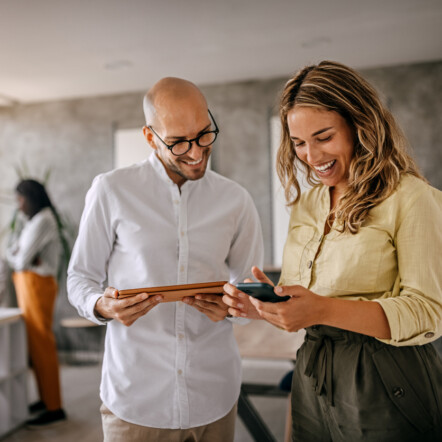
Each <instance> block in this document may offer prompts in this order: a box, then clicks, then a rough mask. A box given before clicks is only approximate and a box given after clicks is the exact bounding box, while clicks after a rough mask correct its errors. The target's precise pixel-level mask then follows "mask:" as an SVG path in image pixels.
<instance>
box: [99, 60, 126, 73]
mask: <svg viewBox="0 0 442 442" xmlns="http://www.w3.org/2000/svg"><path fill="white" fill-rule="evenodd" d="M132 66H133V63H132V62H131V61H129V60H114V61H109V62H107V63H105V64H104V69H106V70H108V71H119V70H122V69H130V68H131V67H132Z"/></svg>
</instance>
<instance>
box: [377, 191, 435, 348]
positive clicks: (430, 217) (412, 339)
mask: <svg viewBox="0 0 442 442" xmlns="http://www.w3.org/2000/svg"><path fill="white" fill-rule="evenodd" d="M441 224H442V198H441V192H440V191H438V190H436V189H433V188H429V189H428V187H426V188H425V190H424V191H422V192H419V193H418V194H417V195H414V196H413V199H412V201H409V204H408V205H407V206H406V207H405V210H404V211H403V217H402V219H401V220H400V223H399V225H398V229H397V234H396V238H395V243H396V244H395V245H396V251H397V261H398V276H397V278H396V281H395V284H394V287H393V290H392V292H391V293H387V294H385V295H384V296H383V297H382V298H381V299H377V300H376V302H378V303H379V304H380V305H381V306H382V308H383V310H384V312H385V314H386V316H387V319H388V323H389V325H390V330H391V339H390V340H384V342H387V343H389V344H393V345H416V344H426V343H428V342H431V341H433V340H435V339H437V338H438V337H439V336H441V334H442V271H441V270H442V269H441V259H440V254H441V251H442V228H441Z"/></svg>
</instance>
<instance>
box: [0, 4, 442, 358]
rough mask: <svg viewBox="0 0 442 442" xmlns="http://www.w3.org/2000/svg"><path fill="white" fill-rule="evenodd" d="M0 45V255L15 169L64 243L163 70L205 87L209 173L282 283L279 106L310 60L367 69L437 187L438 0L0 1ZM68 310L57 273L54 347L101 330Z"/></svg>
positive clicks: (441, 22) (133, 133) (90, 342)
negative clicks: (256, 233) (56, 214)
mask: <svg viewBox="0 0 442 442" xmlns="http://www.w3.org/2000/svg"><path fill="white" fill-rule="evenodd" d="M0 54H1V64H0V235H1V236H0V254H2V253H3V251H4V247H5V244H6V239H7V236H8V232H9V224H10V221H11V219H12V216H13V213H14V210H15V199H14V192H13V189H14V187H15V185H16V184H17V182H18V181H19V177H20V176H25V177H32V178H35V179H38V180H41V181H45V182H46V185H47V189H48V190H49V193H50V195H51V197H52V200H53V202H54V204H55V205H56V207H57V208H58V209H59V211H60V212H61V214H62V216H63V219H64V222H65V224H66V226H67V229H68V231H69V232H70V240H71V242H73V241H74V239H75V234H76V229H77V228H78V223H79V220H80V216H81V213H82V209H83V205H84V197H85V194H86V192H87V190H88V188H89V187H90V184H91V182H92V179H93V178H94V177H95V176H96V175H97V174H99V173H102V172H105V171H108V170H111V169H113V168H115V167H119V166H122V165H125V164H127V163H130V162H132V161H137V160H138V159H141V158H145V157H147V156H148V155H149V154H150V148H149V147H148V146H147V145H145V144H144V142H143V138H142V132H141V128H142V126H143V124H144V122H143V112H142V98H143V95H144V93H145V92H146V91H147V89H148V88H149V87H150V86H152V85H153V84H154V83H155V82H156V81H158V80H159V79H160V78H162V77H164V76H177V77H182V78H186V79H188V80H190V81H193V82H194V83H196V84H197V85H198V86H200V87H201V89H202V91H203V92H204V94H205V95H206V97H207V100H208V103H209V107H210V109H211V111H212V113H213V115H214V116H215V118H216V121H217V123H218V125H219V127H220V136H219V138H218V139H217V141H216V144H215V146H214V149H213V155H212V163H211V167H212V169H213V170H215V171H217V172H219V173H221V174H222V175H225V176H227V177H229V178H231V179H233V180H235V181H237V182H239V183H240V184H241V185H243V186H244V187H245V188H246V189H247V190H248V191H249V192H250V194H251V195H252V197H253V199H254V201H255V204H256V206H257V208H258V212H259V215H260V218H261V223H262V228H263V233H264V240H265V264H266V268H267V270H268V271H269V272H271V273H272V275H273V276H274V277H275V278H276V279H277V277H278V270H279V266H280V263H281V262H280V260H281V248H282V244H283V241H284V237H285V229H286V219H287V216H288V215H287V211H286V209H285V207H284V202H283V200H281V195H280V191H279V188H278V185H279V184H278V181H277V179H276V177H275V172H274V168H273V167H272V162H273V157H274V154H275V151H276V149H277V146H278V133H279V125H278V119H277V117H276V116H277V113H278V108H277V103H278V97H279V94H280V91H281V90H282V88H283V86H284V83H285V82H286V81H287V79H288V78H289V77H290V76H291V75H293V73H294V72H295V71H297V70H298V69H299V68H301V67H303V66H305V65H306V64H311V63H317V62H319V61H321V60H323V59H328V60H335V61H339V62H342V63H344V64H347V65H349V66H351V67H354V68H356V69H358V70H359V71H361V72H362V74H363V75H364V76H365V77H366V78H367V79H368V80H369V81H370V82H371V83H372V84H374V86H375V87H376V88H377V89H378V90H379V91H380V92H381V95H382V97H383V99H384V101H385V103H387V105H388V107H389V108H390V109H391V111H392V112H393V114H394V115H395V116H396V117H397V119H398V121H399V123H400V124H401V126H402V128H403V130H404V132H405V133H406V135H407V137H408V140H409V142H410V145H411V147H412V149H413V151H414V155H415V156H416V158H417V161H418V164H419V165H420V167H421V169H422V171H423V173H424V175H425V177H426V178H427V179H428V180H429V182H430V183H431V184H432V185H433V186H435V187H437V188H439V189H442V169H441V164H442V135H441V130H440V129H441V127H442V124H441V123H442V2H441V1H440V0H371V1H354V0H330V1H320V0H297V1H294V0H272V1H265V0H222V1H211V0H186V1H183V0H162V1H153V0H144V1H142V0H126V1H118V0H88V1H84V0H77V1H76V2H62V1H57V0H39V1H38V2H35V1H31V0H14V1H8V0H0ZM10 288H11V287H9V289H8V290H6V292H5V293H4V294H3V298H2V299H0V302H1V303H2V305H4V306H6V305H7V306H11V305H14V301H15V300H14V295H13V293H12V292H11V290H10ZM75 315H76V312H75V311H74V309H73V308H72V307H71V306H70V305H69V303H68V301H67V297H66V290H65V287H64V283H62V284H61V287H60V292H59V297H58V301H57V310H56V317H55V320H54V327H55V332H56V336H57V341H58V346H59V349H60V352H61V354H63V352H66V353H69V352H71V351H74V350H75V351H83V350H84V351H94V350H96V349H99V345H100V342H101V339H102V336H101V334H102V330H100V329H97V328H94V329H93V330H90V331H87V333H89V334H88V335H87V336H86V337H85V335H84V333H85V330H72V329H68V328H66V327H62V326H61V323H62V320H63V319H65V318H70V317H72V316H75Z"/></svg>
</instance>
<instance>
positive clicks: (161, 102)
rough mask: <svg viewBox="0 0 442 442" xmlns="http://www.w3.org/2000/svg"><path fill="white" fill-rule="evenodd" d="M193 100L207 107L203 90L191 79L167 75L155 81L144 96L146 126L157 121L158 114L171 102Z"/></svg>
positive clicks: (167, 107) (177, 103) (177, 102)
mask: <svg viewBox="0 0 442 442" xmlns="http://www.w3.org/2000/svg"><path fill="white" fill-rule="evenodd" d="M185 101H191V102H195V103H197V104H198V105H204V106H205V107H206V108H207V102H206V99H205V98H204V95H203V94H202V93H201V91H200V90H199V89H198V88H197V87H196V86H195V85H194V84H193V83H192V82H190V81H187V80H183V79H182V78H176V77H166V78H162V79H161V80H160V81H158V82H157V83H155V84H154V85H153V86H152V87H151V88H150V89H149V91H148V92H147V94H146V95H145V96H144V100H143V109H144V116H145V118H146V126H153V125H154V124H155V123H157V117H158V115H161V113H162V112H163V111H165V109H170V106H171V104H176V105H179V103H180V102H181V103H182V102H185Z"/></svg>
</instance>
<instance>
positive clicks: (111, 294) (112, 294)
mask: <svg viewBox="0 0 442 442" xmlns="http://www.w3.org/2000/svg"><path fill="white" fill-rule="evenodd" d="M103 296H104V297H105V298H114V299H116V298H117V296H118V290H117V289H116V288H115V287H106V290H105V291H104V293H103Z"/></svg>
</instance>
